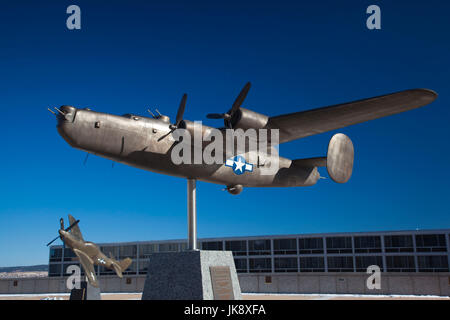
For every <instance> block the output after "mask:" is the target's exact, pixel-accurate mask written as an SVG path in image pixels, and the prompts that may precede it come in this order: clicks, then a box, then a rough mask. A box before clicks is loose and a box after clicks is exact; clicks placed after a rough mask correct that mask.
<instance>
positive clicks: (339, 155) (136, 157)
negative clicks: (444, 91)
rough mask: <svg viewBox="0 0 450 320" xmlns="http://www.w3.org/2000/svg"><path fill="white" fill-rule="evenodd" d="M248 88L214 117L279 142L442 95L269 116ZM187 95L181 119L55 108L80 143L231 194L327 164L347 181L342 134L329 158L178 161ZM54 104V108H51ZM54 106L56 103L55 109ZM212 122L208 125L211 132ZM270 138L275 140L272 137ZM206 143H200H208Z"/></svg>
mask: <svg viewBox="0 0 450 320" xmlns="http://www.w3.org/2000/svg"><path fill="white" fill-rule="evenodd" d="M249 89H250V83H247V84H246V85H245V86H244V88H243V89H242V91H241V93H240V94H239V95H238V97H237V98H236V100H235V102H234V103H233V105H232V107H231V109H230V110H229V111H228V112H227V113H224V114H209V115H207V117H208V118H210V119H223V120H224V124H225V128H221V129H220V130H222V131H225V130H226V129H227V128H231V129H243V130H246V129H267V130H268V131H271V130H273V129H277V130H279V131H278V132H279V143H280V144H281V143H285V142H289V141H292V140H296V139H301V138H305V137H308V136H312V135H316V134H320V133H323V132H327V131H331V130H335V129H339V128H343V127H347V126H350V125H353V124H358V123H361V122H365V121H369V120H374V119H378V118H381V117H385V116H389V115H394V114H398V113H401V112H404V111H408V110H411V109H415V108H419V107H422V106H425V105H427V104H430V103H431V102H433V101H434V100H435V99H436V97H437V94H436V93H435V92H434V91H432V90H428V89H412V90H406V91H401V92H397V93H393V94H388V95H384V96H378V97H375V98H370V99H365V100H359V101H354V102H349V103H343V104H338V105H334V106H329V107H323V108H318V109H312V110H307V111H300V112H296V113H291V114H284V115H279V116H274V117H269V116H266V115H264V114H261V113H258V112H255V111H252V110H249V109H245V108H243V107H241V105H242V103H243V102H244V99H245V97H246V96H247V93H248V91H249ZM186 98H187V95H186V94H185V95H184V96H183V98H182V100H181V103H180V106H179V109H178V113H177V115H176V120H175V123H170V120H169V117H167V116H165V115H161V114H160V113H159V112H158V115H157V116H153V117H143V116H139V115H133V114H125V115H123V116H117V115H112V114H108V113H103V112H97V111H93V110H90V109H87V108H86V109H77V108H75V107H73V106H68V105H64V106H62V107H60V108H59V109H58V108H55V109H56V110H57V113H55V114H56V116H57V120H58V124H57V128H58V132H59V133H60V135H61V136H62V137H63V138H64V139H65V140H66V141H67V142H68V143H69V144H70V145H71V146H72V147H74V148H77V149H80V150H83V151H86V152H88V153H91V154H95V155H99V156H102V157H104V158H107V159H110V160H113V161H116V162H120V163H124V164H127V165H130V166H134V167H137V168H141V169H145V170H149V171H154V172H158V173H163V174H168V175H173V176H178V177H183V178H187V179H191V180H192V179H194V180H201V181H206V182H211V183H216V184H222V185H224V186H225V187H226V189H227V190H228V192H230V193H231V194H239V193H240V192H241V191H242V190H243V188H244V187H297V186H311V185H314V184H316V182H317V181H318V180H319V178H320V174H319V172H318V170H317V167H326V168H327V170H328V173H329V176H330V177H331V179H333V180H334V181H335V182H338V183H345V182H347V181H348V180H349V179H350V177H351V174H352V170H353V158H354V149H353V144H352V142H351V140H350V139H349V138H348V137H347V136H346V135H344V134H336V135H334V136H333V137H332V138H331V140H330V143H329V145H328V153H327V156H326V157H319V158H312V159H298V160H290V159H287V158H284V157H281V156H278V155H272V154H269V153H268V152H267V153H264V151H263V152H261V150H258V155H257V156H256V157H253V159H257V161H256V163H254V162H253V163H252V162H251V160H250V159H251V158H252V157H251V156H252V154H251V153H252V151H250V152H247V153H244V154H232V155H231V157H229V155H228V154H225V152H224V154H223V157H224V161H223V163H222V164H217V163H213V164H205V163H201V164H195V163H191V164H186V163H182V164H175V163H173V161H172V160H171V151H172V149H173V148H174V146H175V145H176V144H177V143H179V142H178V141H176V140H175V139H174V138H173V133H174V131H175V130H176V129H179V128H182V129H186V130H188V131H190V132H192V131H193V130H194V129H193V128H194V123H193V122H191V121H189V120H184V118H183V116H184V110H185V106H186ZM49 110H50V109H49ZM50 111H51V110H50ZM212 129H215V128H212V127H209V126H205V125H202V126H201V128H200V130H201V132H203V133H205V132H208V131H210V130H212ZM269 144H270V141H269ZM206 146H207V143H206V144H205V143H203V144H201V146H200V148H203V149H205V148H206ZM274 156H277V157H278V158H277V160H278V168H277V170H276V171H275V172H272V173H271V174H262V171H263V169H264V166H265V165H266V164H270V163H271V161H273V160H274V159H273V157H274Z"/></svg>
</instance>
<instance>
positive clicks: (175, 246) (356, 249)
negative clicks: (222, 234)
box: [49, 229, 450, 279]
mask: <svg viewBox="0 0 450 320" xmlns="http://www.w3.org/2000/svg"><path fill="white" fill-rule="evenodd" d="M198 242H199V243H198V247H199V248H201V249H202V250H229V251H232V252H233V256H234V261H235V265H236V270H237V272H238V274H239V275H245V274H260V273H265V274H272V275H277V274H286V273H340V272H350V273H352V272H354V273H357V272H366V270H367V267H368V266H370V265H377V266H379V267H380V269H381V271H382V272H389V273H401V272H404V273H424V272H428V273H430V272H431V273H437V272H449V271H450V270H449V264H450V258H449V252H450V229H443V230H417V231H387V232H358V233H330V234H304V235H302V234H296V235H278V236H251V237H227V238H208V239H199V241H198ZM99 246H100V249H101V250H102V252H103V253H105V254H106V255H107V256H113V257H114V258H115V259H119V260H120V259H124V258H126V257H130V258H131V259H133V263H132V264H131V265H130V267H129V268H128V269H127V270H126V271H125V272H124V274H125V275H135V276H139V275H142V276H145V275H146V272H147V270H146V269H147V263H148V257H149V255H150V254H152V253H155V252H169V251H171V252H176V251H183V250H186V240H166V241H138V242H127V243H102V244H99ZM73 264H79V263H78V261H77V258H76V256H75V255H74V253H73V252H72V250H70V248H64V247H63V246H62V245H58V246H52V247H50V256H49V277H61V276H67V273H66V270H67V267H68V266H70V265H73ZM95 270H96V272H97V274H98V275H99V277H100V279H101V278H102V276H108V275H114V271H113V270H109V269H105V268H103V267H97V266H95Z"/></svg>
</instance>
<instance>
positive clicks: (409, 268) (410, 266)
mask: <svg viewBox="0 0 450 320" xmlns="http://www.w3.org/2000/svg"><path fill="white" fill-rule="evenodd" d="M386 267H387V272H415V271H416V266H415V263H414V256H386Z"/></svg>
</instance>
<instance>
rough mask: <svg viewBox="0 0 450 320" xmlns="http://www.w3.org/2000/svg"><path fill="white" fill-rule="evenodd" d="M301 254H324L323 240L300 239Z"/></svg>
mask: <svg viewBox="0 0 450 320" xmlns="http://www.w3.org/2000/svg"><path fill="white" fill-rule="evenodd" d="M298 243H299V253H300V254H319V253H323V238H300V239H299V240H298Z"/></svg>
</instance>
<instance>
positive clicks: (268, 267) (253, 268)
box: [248, 258, 272, 272]
mask: <svg viewBox="0 0 450 320" xmlns="http://www.w3.org/2000/svg"><path fill="white" fill-rule="evenodd" d="M248 261H249V267H250V272H272V263H271V259H270V258H250V259H248Z"/></svg>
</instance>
